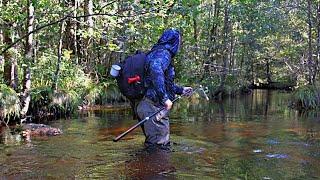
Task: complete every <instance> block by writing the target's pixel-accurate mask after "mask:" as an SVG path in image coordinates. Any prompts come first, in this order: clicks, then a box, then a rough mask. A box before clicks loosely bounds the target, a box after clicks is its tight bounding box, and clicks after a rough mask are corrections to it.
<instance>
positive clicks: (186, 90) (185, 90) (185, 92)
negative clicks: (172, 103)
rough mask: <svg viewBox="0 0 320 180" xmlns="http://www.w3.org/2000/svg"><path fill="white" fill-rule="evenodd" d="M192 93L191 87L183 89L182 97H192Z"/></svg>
mask: <svg viewBox="0 0 320 180" xmlns="http://www.w3.org/2000/svg"><path fill="white" fill-rule="evenodd" d="M192 92H193V89H192V87H184V88H183V92H182V94H183V95H184V96H191V95H192Z"/></svg>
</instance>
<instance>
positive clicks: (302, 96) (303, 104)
mask: <svg viewBox="0 0 320 180" xmlns="http://www.w3.org/2000/svg"><path fill="white" fill-rule="evenodd" d="M292 105H293V106H294V107H295V108H297V109H319V107H320V87H318V86H310V85H307V86H302V87H299V88H298V89H297V90H296V92H295V93H294V95H293V100H292Z"/></svg>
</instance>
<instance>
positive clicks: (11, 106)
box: [0, 84, 20, 120]
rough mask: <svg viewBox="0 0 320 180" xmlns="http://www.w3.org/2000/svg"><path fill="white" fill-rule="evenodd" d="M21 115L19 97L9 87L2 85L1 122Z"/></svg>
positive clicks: (0, 91) (0, 93) (0, 94)
mask: <svg viewBox="0 0 320 180" xmlns="http://www.w3.org/2000/svg"><path fill="white" fill-rule="evenodd" d="M19 115H20V99H19V95H18V94H17V93H16V92H15V91H14V90H13V89H11V88H10V87H8V86H7V85H5V84H0V120H2V119H4V118H10V117H14V116H16V117H18V116H19Z"/></svg>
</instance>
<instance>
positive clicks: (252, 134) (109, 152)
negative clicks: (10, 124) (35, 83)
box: [0, 90, 320, 179]
mask: <svg viewBox="0 0 320 180" xmlns="http://www.w3.org/2000/svg"><path fill="white" fill-rule="evenodd" d="M289 99H290V94H288V93H282V92H277V91H263V90H256V91H254V93H253V94H250V95H246V96H240V97H236V98H228V99H225V100H224V101H223V102H221V103H217V102H204V101H202V100H200V99H187V100H182V101H181V102H179V103H177V104H176V105H175V108H174V110H173V112H172V114H171V119H170V121H171V132H172V133H171V140H172V142H173V143H172V144H173V145H172V149H173V151H172V152H170V153H168V152H166V151H155V152H149V151H145V150H144V146H143V141H144V136H143V134H142V132H141V129H139V128H138V129H136V130H135V131H134V132H132V133H130V134H129V135H128V136H127V137H126V138H124V139H123V140H121V141H119V142H117V143H114V142H112V138H113V137H115V136H116V135H118V134H119V133H121V132H123V131H124V130H126V129H127V128H128V127H130V126H132V125H133V124H135V123H136V121H135V120H132V119H131V117H132V114H131V113H130V109H127V108H122V109H119V110H108V109H101V110H96V111H88V112H87V113H85V114H79V116H78V117H75V118H73V119H67V120H64V119H61V120H58V121H54V122H49V125H51V126H53V127H58V128H60V129H62V131H63V132H64V134H63V135H61V136H56V137H50V138H33V139H32V140H31V142H25V141H23V139H21V138H20V137H19V135H16V134H13V133H12V132H11V131H9V130H6V129H1V131H0V133H1V134H0V172H1V173H0V179H3V178H4V179H6V178H8V179H10V178H13V179H59V178H64V179H65V178H72V179H75V178H77V179H94V178H101V179H212V178H218V179H311V178H316V179H317V178H320V122H319V118H320V116H319V113H318V112H309V113H301V112H297V111H294V110H291V109H289V108H288V107H287V105H288V100H289Z"/></svg>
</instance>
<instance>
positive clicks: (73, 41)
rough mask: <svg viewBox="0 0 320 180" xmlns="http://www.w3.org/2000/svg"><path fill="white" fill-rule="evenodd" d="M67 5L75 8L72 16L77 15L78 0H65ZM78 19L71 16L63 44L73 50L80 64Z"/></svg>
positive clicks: (65, 47)
mask: <svg viewBox="0 0 320 180" xmlns="http://www.w3.org/2000/svg"><path fill="white" fill-rule="evenodd" d="M64 2H65V6H67V7H68V8H69V9H72V10H73V13H72V16H77V8H78V4H79V3H78V0H65V1H64ZM77 28H78V27H77V21H76V19H74V18H69V19H68V20H67V25H66V33H65V34H66V37H65V39H64V42H63V45H64V47H63V48H64V49H68V50H71V51H72V54H73V55H74V56H75V57H76V63H77V64H78V63H79V62H78V59H77V57H78V44H77Z"/></svg>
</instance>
